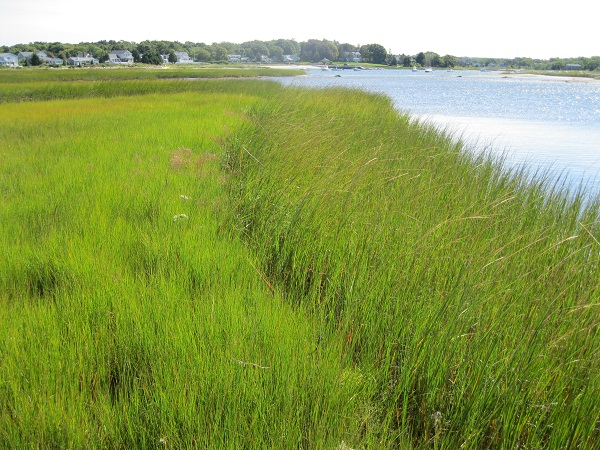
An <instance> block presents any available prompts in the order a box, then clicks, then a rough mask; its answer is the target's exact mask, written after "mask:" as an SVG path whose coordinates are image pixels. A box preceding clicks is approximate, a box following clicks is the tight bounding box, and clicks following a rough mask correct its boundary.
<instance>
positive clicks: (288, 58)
mask: <svg viewBox="0 0 600 450" xmlns="http://www.w3.org/2000/svg"><path fill="white" fill-rule="evenodd" d="M298 61H300V57H299V56H298V55H283V62H284V63H296V62H298Z"/></svg>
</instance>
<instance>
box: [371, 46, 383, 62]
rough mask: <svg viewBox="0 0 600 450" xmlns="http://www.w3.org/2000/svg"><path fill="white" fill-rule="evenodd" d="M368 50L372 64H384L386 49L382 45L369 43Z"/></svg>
mask: <svg viewBox="0 0 600 450" xmlns="http://www.w3.org/2000/svg"><path fill="white" fill-rule="evenodd" d="M369 51H370V53H371V62H372V63H374V64H385V60H386V58H387V50H386V49H385V47H384V46H383V45H379V44H369Z"/></svg>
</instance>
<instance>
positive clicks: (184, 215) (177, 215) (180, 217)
mask: <svg viewBox="0 0 600 450" xmlns="http://www.w3.org/2000/svg"><path fill="white" fill-rule="evenodd" d="M187 218H188V216H187V215H186V214H175V215H174V216H173V221H174V222H177V221H178V220H183V219H187Z"/></svg>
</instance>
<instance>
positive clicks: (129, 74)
mask: <svg viewBox="0 0 600 450" xmlns="http://www.w3.org/2000/svg"><path fill="white" fill-rule="evenodd" d="M303 74H304V71H303V70H293V69H285V68H282V69H275V68H265V67H247V68H239V67H237V68H214V67H205V66H203V67H163V68H154V67H153V68H139V67H105V68H60V69H54V68H49V67H35V68H34V67H27V68H22V69H20V70H8V69H7V70H0V83H1V84H3V83H7V84H8V83H11V84H20V83H33V82H51V81H61V82H73V81H107V80H108V81H117V80H121V81H125V80H167V79H197V78H209V79H210V78H212V79H214V78H256V77H284V76H295V75H303Z"/></svg>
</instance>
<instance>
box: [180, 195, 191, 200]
mask: <svg viewBox="0 0 600 450" xmlns="http://www.w3.org/2000/svg"><path fill="white" fill-rule="evenodd" d="M179 198H180V199H182V200H189V199H190V198H189V197H188V196H187V195H183V194H182V195H180V196H179Z"/></svg>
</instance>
